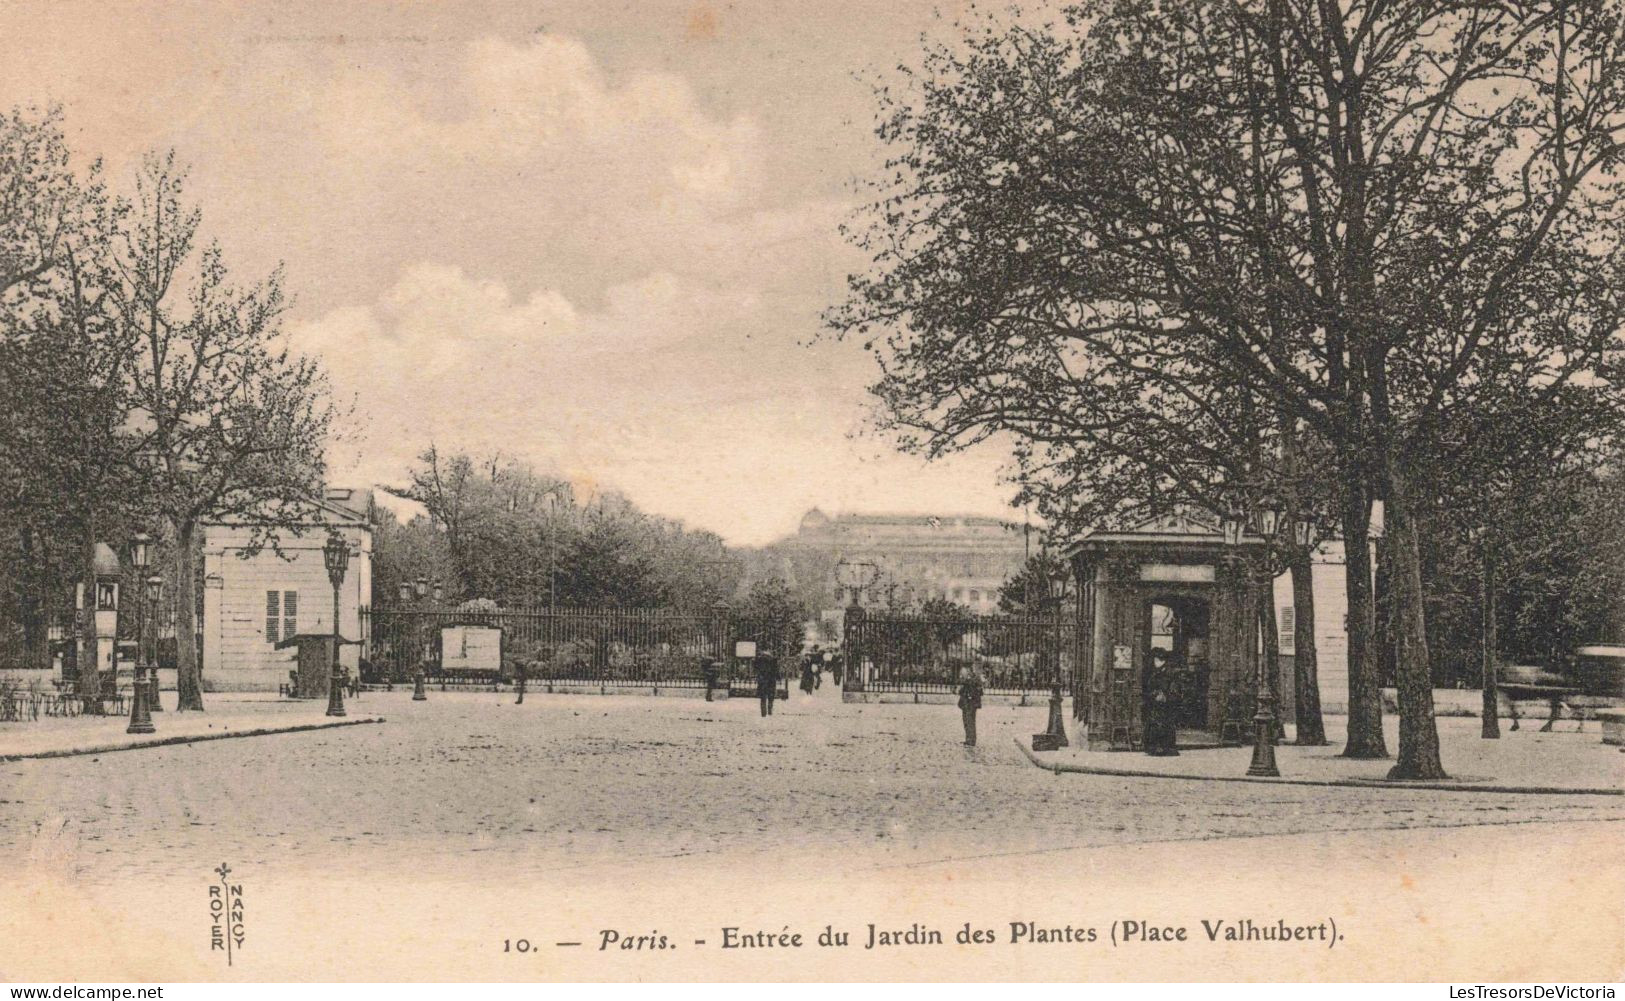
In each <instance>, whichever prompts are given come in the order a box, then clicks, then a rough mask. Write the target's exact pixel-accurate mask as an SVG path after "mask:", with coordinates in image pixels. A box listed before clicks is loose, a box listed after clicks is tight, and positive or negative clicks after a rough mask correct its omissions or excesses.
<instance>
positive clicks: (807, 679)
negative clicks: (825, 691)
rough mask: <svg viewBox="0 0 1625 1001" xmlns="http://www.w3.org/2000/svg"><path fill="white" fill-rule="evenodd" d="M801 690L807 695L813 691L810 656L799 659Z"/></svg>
mask: <svg viewBox="0 0 1625 1001" xmlns="http://www.w3.org/2000/svg"><path fill="white" fill-rule="evenodd" d="M801 690H802V691H803V692H806V693H807V694H808V695H811V694H812V693H813V661H812V658H811V657H803V658H802V659H801Z"/></svg>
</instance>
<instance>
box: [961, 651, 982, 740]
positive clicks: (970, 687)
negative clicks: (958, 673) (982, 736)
mask: <svg viewBox="0 0 1625 1001" xmlns="http://www.w3.org/2000/svg"><path fill="white" fill-rule="evenodd" d="M980 708H982V678H981V676H980V675H979V674H977V672H976V670H975V669H974V668H973V669H971V670H969V671H966V672H965V677H964V680H962V681H960V683H959V715H960V717H961V718H962V719H963V721H964V723H965V746H966V747H975V746H976V710H978V709H980Z"/></svg>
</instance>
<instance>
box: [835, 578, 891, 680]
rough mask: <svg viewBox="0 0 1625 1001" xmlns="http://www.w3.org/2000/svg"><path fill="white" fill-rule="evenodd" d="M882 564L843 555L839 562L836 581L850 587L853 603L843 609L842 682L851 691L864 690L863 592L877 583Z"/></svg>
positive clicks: (849, 591)
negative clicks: (843, 557) (847, 558)
mask: <svg viewBox="0 0 1625 1001" xmlns="http://www.w3.org/2000/svg"><path fill="white" fill-rule="evenodd" d="M879 575H880V568H879V567H878V566H876V565H874V564H873V563H868V562H865V561H862V560H846V559H842V560H840V561H838V562H837V563H836V564H835V580H836V583H838V584H840V585H841V586H842V587H844V588H846V590H847V593H848V594H849V595H850V596H851V603H850V604H848V605H847V607H846V611H845V612H844V613H842V616H841V619H842V622H841V624H842V626H843V629H842V632H843V633H844V634H845V635H844V636H843V637H842V641H841V659H842V660H844V661H845V668H844V670H843V673H842V683H843V685H845V686H846V690H847V691H854V690H855V691H863V688H864V684H865V681H866V680H867V679H865V678H864V676H863V603H862V599H861V598H860V595H861V594H862V592H863V589H864V588H865V587H868V586H869V585H870V584H872V583H874V581H875V578H876V577H878V576H879Z"/></svg>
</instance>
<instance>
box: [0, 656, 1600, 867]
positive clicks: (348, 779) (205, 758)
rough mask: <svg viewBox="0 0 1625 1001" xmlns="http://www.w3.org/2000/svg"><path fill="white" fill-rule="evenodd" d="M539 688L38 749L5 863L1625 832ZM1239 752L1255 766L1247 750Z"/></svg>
mask: <svg viewBox="0 0 1625 1001" xmlns="http://www.w3.org/2000/svg"><path fill="white" fill-rule="evenodd" d="M221 698H222V699H224V698H225V697H221ZM513 701H514V699H513V695H512V694H511V693H500V694H498V693H490V692H478V693H476V692H461V693H459V692H450V693H442V692H438V691H437V692H432V693H431V695H430V699H429V701H427V702H416V703H415V702H412V701H411V700H410V697H409V695H408V694H407V693H406V692H395V693H370V694H368V695H366V696H365V697H364V699H363V700H362V701H361V702H360V703H358V704H353V705H354V707H355V708H357V709H358V711H359V710H364V711H365V712H367V713H378V714H382V715H383V716H385V717H386V718H387V719H388V720H389V722H387V723H385V724H383V725H378V726H363V727H353V728H346V729H341V730H333V731H319V732H314V733H297V734H285V735H275V736H269V737H258V738H249V739H242V740H224V741H216V742H211V743H208V744H199V745H182V746H177V747H168V748H155V749H148V750H139V751H131V752H123V753H116V754H107V755H102V756H100V757H96V758H89V757H73V758H64V759H56V760H43V761H21V762H12V763H9V764H6V765H4V766H0V767H3V776H4V779H3V785H0V789H3V790H4V792H3V793H0V799H3V800H5V801H6V804H5V805H6V809H5V811H4V813H3V815H0V852H4V853H5V855H6V856H7V857H11V858H21V859H27V860H29V862H30V864H31V865H34V866H45V867H48V868H53V869H54V870H56V871H58V873H59V875H61V876H62V877H64V878H70V879H74V880H79V881H89V882H96V881H107V882H117V881H119V880H121V879H123V878H126V877H129V876H151V875H157V876H163V877H169V876H173V875H179V874H183V873H191V872H194V871H195V870H196V867H197V862H196V861H195V860H196V859H199V858H205V857H207V858H214V857H216V856H218V857H221V858H225V859H229V860H231V861H232V864H233V865H263V866H267V867H271V868H278V867H284V866H289V865H307V864H309V862H310V860H311V858H312V857H313V853H325V852H338V853H339V855H338V856H337V857H339V858H341V859H342V866H343V868H344V869H345V870H346V871H348V872H352V873H358V872H367V871H399V869H400V867H401V866H402V865H416V864H421V863H423V862H425V861H427V860H432V866H433V869H434V870H435V872H437V873H439V874H442V875H447V876H448V877H449V876H452V875H455V874H464V875H466V876H468V877H470V878H477V877H478V876H480V875H481V874H492V873H501V874H504V875H512V876H520V875H524V874H527V873H549V872H558V871H561V870H569V871H573V870H584V871H588V872H590V871H593V870H595V869H598V868H602V867H605V866H611V867H614V868H616V869H617V870H621V871H624V870H625V868H626V867H627V866H629V865H638V864H649V865H666V864H669V863H677V862H681V863H682V864H685V865H698V866H701V867H704V866H710V865H716V866H722V867H725V868H734V867H739V866H746V865H764V866H767V867H769V868H778V867H781V866H782V867H787V868H790V869H793V868H794V867H795V864H796V862H797V860H803V859H818V860H820V863H821V864H822V865H824V866H826V867H828V866H835V867H837V868H841V869H854V870H867V869H871V868H875V867H891V866H919V865H927V864H932V863H938V862H949V861H953V860H957V859H966V858H976V857H991V856H1008V857H1020V856H1022V855H1024V854H1034V855H1042V854H1045V853H1053V852H1056V851H1058V850H1061V849H1064V848H1078V847H1091V846H1103V845H1116V844H1129V843H1144V842H1174V841H1193V840H1209V839H1221V838H1242V837H1257V836H1260V835H1285V834H1312V833H1317V832H1341V831H1360V830H1369V829H1381V828H1402V829H1403V828H1456V827H1462V826H1472V825H1508V824H1554V823H1594V822H1604V821H1607V822H1618V821H1620V820H1625V804H1621V803H1620V802H1619V800H1617V799H1614V800H1609V799H1603V798H1598V797H1548V796H1518V795H1497V794H1486V793H1444V792H1423V791H1404V790H1371V791H1366V790H1363V789H1328V788H1314V787H1296V786H1270V787H1260V786H1255V785H1241V784H1231V783H1208V782H1186V781H1158V780H1145V779H1124V778H1111V777H1100V776H1055V775H1051V774H1049V773H1047V772H1044V771H1041V770H1039V769H1036V768H1033V767H1032V766H1031V765H1029V764H1028V763H1027V762H1026V761H1025V760H1024V759H1023V757H1022V755H1021V754H1020V752H1019V751H1018V750H1017V749H1016V747H1015V746H1014V745H1013V742H1012V738H1013V737H1017V736H1021V737H1026V736H1028V735H1030V734H1031V733H1032V732H1034V731H1036V730H1040V729H1042V727H1043V723H1044V711H1043V710H1042V709H1038V708H1022V709H1013V708H1008V707H989V708H987V709H984V710H983V712H982V714H981V740H980V746H979V747H977V748H975V749H967V748H965V747H963V746H961V744H960V743H959V739H960V728H959V716H958V712H957V710H955V709H954V708H953V707H952V706H930V705H922V706H914V705H854V704H844V703H842V702H841V701H840V699H839V692H838V691H837V690H834V689H833V688H832V687H831V686H829V685H826V686H825V687H824V688H823V689H822V690H820V691H819V692H817V693H816V694H815V695H814V696H813V697H812V698H811V699H809V698H807V697H805V696H803V695H801V693H799V692H797V693H795V694H794V697H792V698H791V699H790V700H789V701H788V703H783V702H781V703H780V704H779V706H778V711H777V713H776V714H775V715H774V716H772V717H770V718H767V719H763V718H761V717H760V716H759V715H758V711H757V706H756V703H755V701H754V700H748V699H734V700H731V701H722V702H716V703H709V704H708V703H705V702H703V701H700V700H697V699H677V698H649V697H633V696H608V697H603V696H569V695H552V696H549V695H544V694H536V693H534V692H533V693H531V694H528V695H527V696H526V699H525V703H524V704H523V705H514V704H513ZM216 705H217V707H223V706H224V705H225V703H224V702H223V701H221V702H217V703H216ZM108 725H110V726H111V725H112V724H111V723H109V724H108ZM1589 739H1590V740H1595V737H1594V736H1592V737H1590V738H1589ZM1334 751H1335V749H1328V753H1332V752H1334ZM1217 753H1226V754H1230V755H1232V756H1234V760H1235V765H1236V771H1237V772H1238V774H1239V772H1240V771H1241V770H1242V769H1243V768H1244V767H1245V762H1246V753H1247V752H1246V751H1245V750H1241V749H1237V750H1234V751H1230V752H1217ZM1139 758H1140V756H1139V755H1112V756H1109V759H1108V763H1110V764H1119V765H1124V766H1127V765H1132V764H1133V763H1134V762H1135V761H1136V760H1137V759H1139Z"/></svg>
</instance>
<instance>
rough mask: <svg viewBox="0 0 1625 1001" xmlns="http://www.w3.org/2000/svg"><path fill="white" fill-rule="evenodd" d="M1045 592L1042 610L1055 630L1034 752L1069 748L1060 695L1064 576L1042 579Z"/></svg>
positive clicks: (1063, 573) (1059, 573)
mask: <svg viewBox="0 0 1625 1001" xmlns="http://www.w3.org/2000/svg"><path fill="white" fill-rule="evenodd" d="M1044 583H1045V585H1046V590H1047V591H1048V592H1049V593H1047V594H1046V595H1045V596H1044V600H1043V605H1044V610H1045V611H1046V612H1048V613H1049V615H1050V617H1051V619H1052V624H1053V627H1054V637H1053V638H1054V640H1055V649H1054V653H1053V657H1054V659H1053V660H1052V661H1051V663H1050V695H1049V725H1048V726H1047V727H1045V730H1044V732H1043V733H1041V734H1036V735H1034V736H1033V750H1035V751H1054V750H1059V749H1060V748H1063V747H1066V746H1067V745H1068V743H1069V742H1068V740H1067V739H1066V722H1065V719H1064V717H1063V716H1062V713H1061V710H1062V708H1063V705H1064V702H1065V698H1064V696H1062V695H1061V614H1062V609H1063V608H1064V607H1065V605H1066V574H1065V572H1064V571H1061V572H1057V573H1055V574H1054V575H1052V576H1046V577H1045V579H1044Z"/></svg>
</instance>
